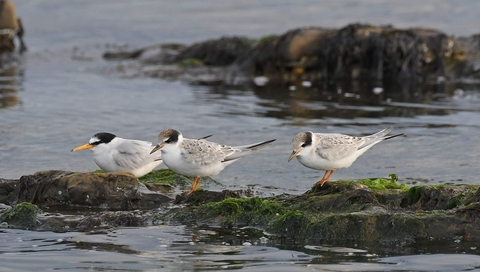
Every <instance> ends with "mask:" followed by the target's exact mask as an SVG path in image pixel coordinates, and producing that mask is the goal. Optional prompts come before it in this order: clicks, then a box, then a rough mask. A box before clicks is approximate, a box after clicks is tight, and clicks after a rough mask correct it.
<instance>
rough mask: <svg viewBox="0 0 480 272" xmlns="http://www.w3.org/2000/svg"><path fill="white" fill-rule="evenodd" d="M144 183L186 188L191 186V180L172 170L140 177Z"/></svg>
mask: <svg viewBox="0 0 480 272" xmlns="http://www.w3.org/2000/svg"><path fill="white" fill-rule="evenodd" d="M139 180H140V181H141V182H142V183H160V184H168V185H171V186H185V185H187V184H191V183H192V181H191V179H190V178H188V177H187V176H184V175H180V174H177V173H175V172H173V171H172V170H170V169H159V170H153V171H152V172H150V173H148V174H146V175H145V176H143V177H140V178H139Z"/></svg>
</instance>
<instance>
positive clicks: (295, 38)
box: [105, 24, 480, 85]
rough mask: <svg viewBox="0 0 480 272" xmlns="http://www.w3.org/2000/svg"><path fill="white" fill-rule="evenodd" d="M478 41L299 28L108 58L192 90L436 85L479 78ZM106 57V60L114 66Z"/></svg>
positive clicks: (364, 28)
mask: <svg viewBox="0 0 480 272" xmlns="http://www.w3.org/2000/svg"><path fill="white" fill-rule="evenodd" d="M479 41H480V34H479V35H473V36H471V37H459V38H457V37H453V36H448V35H446V34H445V33H443V32H441V31H437V30H431V29H420V28H411V29H398V28H394V27H392V26H373V25H368V24H350V25H347V26H345V27H343V28H340V29H326V28H321V27H309V28H299V29H294V30H290V31H288V32H286V33H284V34H282V35H279V36H268V37H265V38H262V39H260V40H254V39H248V38H246V37H222V38H219V39H211V40H207V41H203V42H198V43H195V44H193V45H191V46H185V45H177V46H173V47H172V46H170V47H169V45H168V44H166V45H165V46H163V47H162V45H155V46H150V47H146V48H143V49H139V50H134V51H129V52H116V53H115V54H116V55H115V56H116V58H135V59H138V60H139V61H140V62H141V63H142V64H143V66H142V65H141V67H140V70H141V72H140V74H143V73H144V72H145V74H146V75H147V76H152V77H160V78H165V79H175V80H178V79H180V80H187V81H189V82H194V83H202V82H204V81H205V82H207V83H212V82H213V83H215V82H216V83H217V84H219V83H222V82H226V83H235V84H238V83H245V82H249V81H250V80H251V79H252V78H254V77H258V76H265V77H267V78H270V79H272V80H273V81H292V82H295V81H297V80H309V82H311V81H317V80H318V81H330V80H334V81H336V80H345V79H349V80H362V81H372V82H375V84H374V85H378V84H380V85H382V84H381V83H378V82H379V81H380V82H382V81H384V82H385V81H394V82H405V80H404V79H408V80H407V81H411V82H414V83H425V82H428V83H435V82H437V80H438V79H439V78H442V79H448V80H454V79H460V78H464V77H477V78H478V77H480V68H479V67H480V65H479V64H478V63H480V46H479V44H480V42H479ZM112 54H113V53H106V54H105V58H107V59H113V57H112ZM149 64H155V66H151V65H149ZM172 65H173V66H172ZM192 66H193V67H195V69H185V68H186V67H187V68H188V67H190V68H191V67H192ZM225 66H227V67H225ZM214 68H223V69H214ZM209 78H213V79H215V80H211V79H209ZM385 84H386V83H385Z"/></svg>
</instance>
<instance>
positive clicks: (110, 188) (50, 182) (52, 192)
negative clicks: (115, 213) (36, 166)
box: [10, 170, 172, 210]
mask: <svg viewBox="0 0 480 272" xmlns="http://www.w3.org/2000/svg"><path fill="white" fill-rule="evenodd" d="M171 201H172V199H171V198H169V197H167V196H165V195H163V194H161V193H158V192H153V191H150V190H149V189H148V188H147V187H146V186H145V185H144V184H143V183H141V182H140V181H139V180H138V179H137V178H136V177H135V176H133V175H131V174H129V173H72V172H66V171H61V170H50V171H41V172H37V173H35V174H33V175H28V176H23V177H21V178H20V180H19V181H18V185H17V186H16V188H15V190H14V192H13V194H12V196H11V199H10V202H11V203H19V202H31V203H33V204H36V205H38V206H40V207H49V208H52V207H55V208H57V209H67V210H68V209H69V208H71V207H72V206H74V207H75V209H78V208H81V207H83V208H100V209H107V210H135V209H154V208H157V207H159V206H161V205H162V204H165V203H168V202H171Z"/></svg>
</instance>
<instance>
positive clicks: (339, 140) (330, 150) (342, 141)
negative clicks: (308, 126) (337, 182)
mask: <svg viewBox="0 0 480 272" xmlns="http://www.w3.org/2000/svg"><path fill="white" fill-rule="evenodd" d="M315 137H317V138H318V145H317V148H316V150H315V151H316V153H317V154H318V155H319V156H320V157H322V158H324V159H327V160H329V161H335V160H339V159H342V158H345V157H348V156H350V155H351V154H353V153H355V151H357V150H358V147H359V146H361V145H362V144H363V143H364V142H365V140H364V139H363V138H362V137H352V136H348V135H343V134H320V133H316V134H315Z"/></svg>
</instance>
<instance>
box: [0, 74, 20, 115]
mask: <svg viewBox="0 0 480 272" xmlns="http://www.w3.org/2000/svg"><path fill="white" fill-rule="evenodd" d="M19 78H20V75H19V73H18V70H17V67H9V68H6V69H1V70H0V108H9V107H14V106H16V105H18V104H19V103H20V99H19V98H18V96H17V95H18V90H19V85H20V84H21V83H20V79H19Z"/></svg>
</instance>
